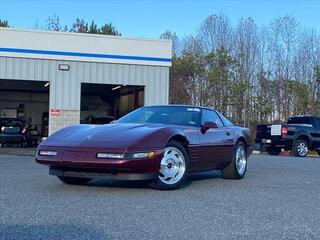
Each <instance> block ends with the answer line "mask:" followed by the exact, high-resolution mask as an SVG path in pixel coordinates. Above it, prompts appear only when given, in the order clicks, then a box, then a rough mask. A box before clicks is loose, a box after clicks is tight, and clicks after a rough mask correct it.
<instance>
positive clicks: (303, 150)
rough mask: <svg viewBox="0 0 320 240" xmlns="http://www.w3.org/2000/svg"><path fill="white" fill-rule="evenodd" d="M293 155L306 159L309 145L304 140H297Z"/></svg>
mask: <svg viewBox="0 0 320 240" xmlns="http://www.w3.org/2000/svg"><path fill="white" fill-rule="evenodd" d="M292 150H293V154H294V156H296V157H306V156H307V155H308V153H309V143H308V142H307V141H306V140H304V139H297V140H296V141H294V144H293V148H292Z"/></svg>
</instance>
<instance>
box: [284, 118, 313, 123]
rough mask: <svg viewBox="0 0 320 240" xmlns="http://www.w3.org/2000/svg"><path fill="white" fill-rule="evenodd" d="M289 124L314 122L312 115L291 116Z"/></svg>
mask: <svg viewBox="0 0 320 240" xmlns="http://www.w3.org/2000/svg"><path fill="white" fill-rule="evenodd" d="M287 123H288V124H312V118H311V117H291V118H289V119H288V122H287Z"/></svg>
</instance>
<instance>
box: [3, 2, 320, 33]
mask: <svg viewBox="0 0 320 240" xmlns="http://www.w3.org/2000/svg"><path fill="white" fill-rule="evenodd" d="M213 13H223V14H225V15H227V16H229V18H230V20H231V22H232V23H233V24H235V23H236V22H237V20H238V19H239V18H241V17H249V16H250V17H252V18H253V19H254V20H255V22H256V23H257V24H258V26H261V25H263V24H269V22H270V20H271V19H273V18H275V17H278V16H284V15H286V14H290V15H292V16H295V17H296V18H297V19H298V21H299V22H300V23H301V24H302V25H304V26H306V27H314V28H316V29H318V31H320V0H291V1H289V0H224V1H223V0H211V1H210V0H198V1H196V0H194V1H191V0H162V1H160V0H153V1H151V0H136V1H135V0H0V19H6V20H8V21H9V24H10V25H12V26H13V27H16V28H33V27H34V26H35V23H36V22H37V21H38V23H39V25H40V26H41V25H45V19H46V18H47V17H48V16H52V15H54V14H56V15H57V16H59V17H60V19H61V22H62V24H63V25H68V26H70V25H71V24H72V22H73V21H74V19H75V18H76V17H80V18H84V19H85V20H86V21H88V22H91V21H92V20H95V21H96V22H97V23H98V25H102V24H103V23H105V22H112V24H113V25H115V26H116V28H117V29H118V30H119V31H120V32H121V33H122V35H124V36H131V37H147V38H157V37H159V36H160V35H161V33H163V32H165V31H166V30H171V31H173V32H176V33H177V34H178V36H180V37H181V36H185V35H188V34H192V33H194V32H195V31H196V30H197V28H198V27H199V25H200V24H201V22H202V21H203V20H204V19H205V18H206V17H207V16H208V15H210V14H213Z"/></svg>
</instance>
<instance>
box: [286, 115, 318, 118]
mask: <svg viewBox="0 0 320 240" xmlns="http://www.w3.org/2000/svg"><path fill="white" fill-rule="evenodd" d="M289 118H320V116H314V115H297V116H291V117H289Z"/></svg>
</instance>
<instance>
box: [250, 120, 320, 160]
mask: <svg viewBox="0 0 320 240" xmlns="http://www.w3.org/2000/svg"><path fill="white" fill-rule="evenodd" d="M255 142H256V144H258V146H259V148H260V149H264V148H265V150H266V152H267V153H269V154H270V155H279V154H280V152H281V150H282V149H284V150H285V151H292V153H293V154H294V155H295V156H297V157H305V156H307V155H308V152H309V150H316V151H317V152H318V154H319V155H320V117H315V116H295V117H290V118H289V119H288V121H287V123H286V124H281V125H276V124H275V125H271V124H261V125H257V134H256V140H255Z"/></svg>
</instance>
